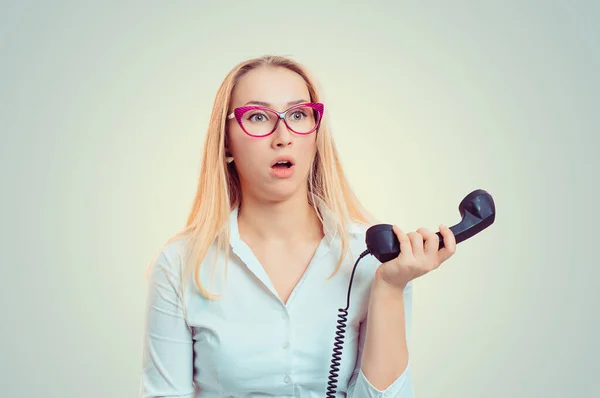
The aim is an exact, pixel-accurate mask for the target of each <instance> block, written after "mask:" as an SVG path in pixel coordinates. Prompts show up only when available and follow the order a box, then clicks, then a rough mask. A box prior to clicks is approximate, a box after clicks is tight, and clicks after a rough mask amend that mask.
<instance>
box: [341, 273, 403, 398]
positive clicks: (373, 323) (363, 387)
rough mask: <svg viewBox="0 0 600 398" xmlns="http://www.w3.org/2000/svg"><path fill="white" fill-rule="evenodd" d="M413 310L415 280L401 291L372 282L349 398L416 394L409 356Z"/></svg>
mask: <svg viewBox="0 0 600 398" xmlns="http://www.w3.org/2000/svg"><path fill="white" fill-rule="evenodd" d="M399 293H400V294H399ZM411 311H412V282H409V283H408V284H407V285H406V287H405V289H404V290H403V291H402V292H397V291H394V290H391V289H387V288H386V286H385V285H380V284H378V283H377V282H375V283H374V284H373V288H372V289H371V295H370V299H369V310H368V315H367V317H366V319H365V321H363V323H362V324H361V327H360V340H359V353H358V358H359V359H358V361H357V364H356V368H355V373H354V374H353V376H352V379H351V381H350V384H349V390H348V397H349V398H352V397H389V398H413V397H414V387H413V383H412V378H411V372H410V371H411V369H410V361H409V356H408V343H409V341H410V324H411Z"/></svg>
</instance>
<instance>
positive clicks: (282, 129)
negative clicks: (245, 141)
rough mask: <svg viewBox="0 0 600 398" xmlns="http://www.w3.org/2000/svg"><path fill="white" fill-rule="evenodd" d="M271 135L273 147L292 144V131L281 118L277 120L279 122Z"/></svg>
mask: <svg viewBox="0 0 600 398" xmlns="http://www.w3.org/2000/svg"><path fill="white" fill-rule="evenodd" d="M271 136H272V137H273V146H274V147H284V146H288V145H291V144H292V137H293V136H294V133H292V132H291V131H290V130H289V129H288V128H287V126H286V125H285V123H284V121H283V120H279V124H278V125H277V128H276V129H275V131H274V132H273V134H272V135H271Z"/></svg>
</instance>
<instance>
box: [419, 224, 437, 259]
mask: <svg viewBox="0 0 600 398" xmlns="http://www.w3.org/2000/svg"><path fill="white" fill-rule="evenodd" d="M417 232H418V233H420V234H421V235H422V236H423V239H424V241H425V243H424V249H425V255H427V256H435V258H437V251H438V250H439V248H440V238H439V236H438V235H437V234H435V233H433V232H432V231H431V230H429V229H427V228H424V227H422V228H419V229H417Z"/></svg>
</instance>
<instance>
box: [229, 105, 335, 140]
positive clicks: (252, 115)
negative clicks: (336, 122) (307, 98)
mask: <svg viewBox="0 0 600 398" xmlns="http://www.w3.org/2000/svg"><path fill="white" fill-rule="evenodd" d="M323 110H324V105H323V104H322V103H319V102H311V103H308V104H298V105H294V106H292V107H291V108H289V109H287V110H286V111H283V112H277V111H276V110H274V109H270V108H266V107H263V106H242V107H239V108H235V109H234V110H233V112H231V113H230V114H229V115H228V116H227V119H233V118H234V117H235V119H236V120H237V122H238V124H239V125H240V127H241V128H242V130H244V132H245V133H246V134H248V135H249V136H251V137H266V136H268V135H271V134H273V132H274V131H275V130H276V129H277V126H278V125H279V121H280V120H283V122H284V123H285V125H286V126H287V128H288V129H290V130H291V131H292V132H293V133H295V134H300V135H307V134H311V133H312V132H314V131H315V130H316V129H317V128H318V127H319V124H320V123H321V119H322V118H323Z"/></svg>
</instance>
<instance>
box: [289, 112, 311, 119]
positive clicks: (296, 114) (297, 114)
mask: <svg viewBox="0 0 600 398" xmlns="http://www.w3.org/2000/svg"><path fill="white" fill-rule="evenodd" d="M306 116H307V115H306V112H304V111H294V112H293V113H292V114H291V115H290V118H291V119H292V120H301V119H303V118H305V117H306Z"/></svg>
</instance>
